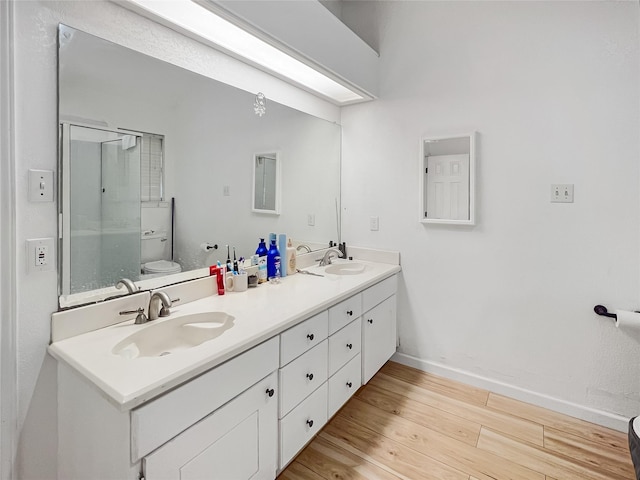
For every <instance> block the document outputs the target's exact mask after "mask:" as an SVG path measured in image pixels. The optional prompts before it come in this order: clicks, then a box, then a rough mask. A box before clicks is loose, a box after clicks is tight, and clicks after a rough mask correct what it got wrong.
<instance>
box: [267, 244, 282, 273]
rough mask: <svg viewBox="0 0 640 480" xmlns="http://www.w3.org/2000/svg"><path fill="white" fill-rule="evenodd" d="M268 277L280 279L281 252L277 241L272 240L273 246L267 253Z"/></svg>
mask: <svg viewBox="0 0 640 480" xmlns="http://www.w3.org/2000/svg"><path fill="white" fill-rule="evenodd" d="M267 277H268V278H272V277H280V252H279V251H278V247H277V246H276V241H275V240H271V246H270V247H269V252H268V253H267Z"/></svg>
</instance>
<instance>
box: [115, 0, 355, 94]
mask: <svg viewBox="0 0 640 480" xmlns="http://www.w3.org/2000/svg"><path fill="white" fill-rule="evenodd" d="M127 2H128V3H131V4H134V5H136V6H138V7H140V8H142V9H144V10H146V11H148V12H151V13H153V14H154V15H156V16H158V17H161V18H163V19H164V20H166V21H168V22H170V23H173V24H175V25H176V26H178V27H180V28H182V29H184V30H187V31H189V32H191V33H193V34H195V35H197V36H199V37H201V38H203V39H205V40H207V41H209V42H213V43H214V44H216V45H219V46H220V47H222V48H223V49H225V50H228V51H229V52H231V53H233V54H234V55H236V56H238V57H242V58H245V59H247V60H248V61H250V62H252V63H254V64H257V65H260V66H261V67H264V68H266V69H268V70H271V71H272V72H274V73H276V74H278V75H279V76H283V77H285V78H288V79H290V80H292V81H293V82H295V83H298V84H300V85H302V86H304V87H306V88H308V89H310V90H313V91H315V92H317V93H319V94H321V95H323V96H325V97H327V98H330V99H332V100H334V101H335V102H337V103H338V104H341V103H349V102H354V101H357V100H362V99H363V98H364V97H363V96H362V95H359V94H357V93H356V92H354V91H352V90H350V89H349V88H347V87H345V86H343V85H341V84H339V83H338V82H336V81H335V80H333V79H331V78H329V77H327V76H326V75H324V74H323V73H320V72H318V71H317V70H314V69H313V68H311V67H310V66H308V65H306V64H305V63H303V62H301V61H300V60H297V59H296V58H293V57H292V56H290V55H288V54H286V53H284V52H283V51H281V50H279V49H277V48H276V47H274V46H273V45H270V44H269V43H267V42H265V41H263V40H261V39H259V38H258V37H255V36H254V35H252V34H251V33H249V32H247V31H245V30H243V29H242V28H240V27H238V26H237V25H234V24H233V23H231V22H229V21H227V20H225V19H223V18H222V17H219V16H218V15H216V14H215V13H213V12H211V11H210V10H208V9H206V8H205V7H202V6H200V5H198V4H197V3H194V2H192V1H191V0H127Z"/></svg>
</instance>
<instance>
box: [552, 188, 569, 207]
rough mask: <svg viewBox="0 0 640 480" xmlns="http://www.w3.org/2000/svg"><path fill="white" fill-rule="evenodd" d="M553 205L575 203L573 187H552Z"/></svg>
mask: <svg viewBox="0 0 640 480" xmlns="http://www.w3.org/2000/svg"><path fill="white" fill-rule="evenodd" d="M551 203H573V185H572V184H562V185H560V184H553V185H551Z"/></svg>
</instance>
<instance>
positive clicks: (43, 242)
mask: <svg viewBox="0 0 640 480" xmlns="http://www.w3.org/2000/svg"><path fill="white" fill-rule="evenodd" d="M55 265H56V261H55V239H53V238H34V239H30V240H27V270H28V271H29V273H31V272H45V271H48V270H53V269H55Z"/></svg>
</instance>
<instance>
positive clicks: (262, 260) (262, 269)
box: [256, 238, 267, 283]
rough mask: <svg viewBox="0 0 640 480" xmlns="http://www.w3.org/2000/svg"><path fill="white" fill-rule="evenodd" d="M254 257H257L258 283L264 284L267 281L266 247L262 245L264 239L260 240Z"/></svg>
mask: <svg viewBox="0 0 640 480" xmlns="http://www.w3.org/2000/svg"><path fill="white" fill-rule="evenodd" d="M256 255H257V256H258V283H264V282H266V281H267V246H266V245H265V244H264V238H261V239H260V243H259V244H258V249H257V250H256Z"/></svg>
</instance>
